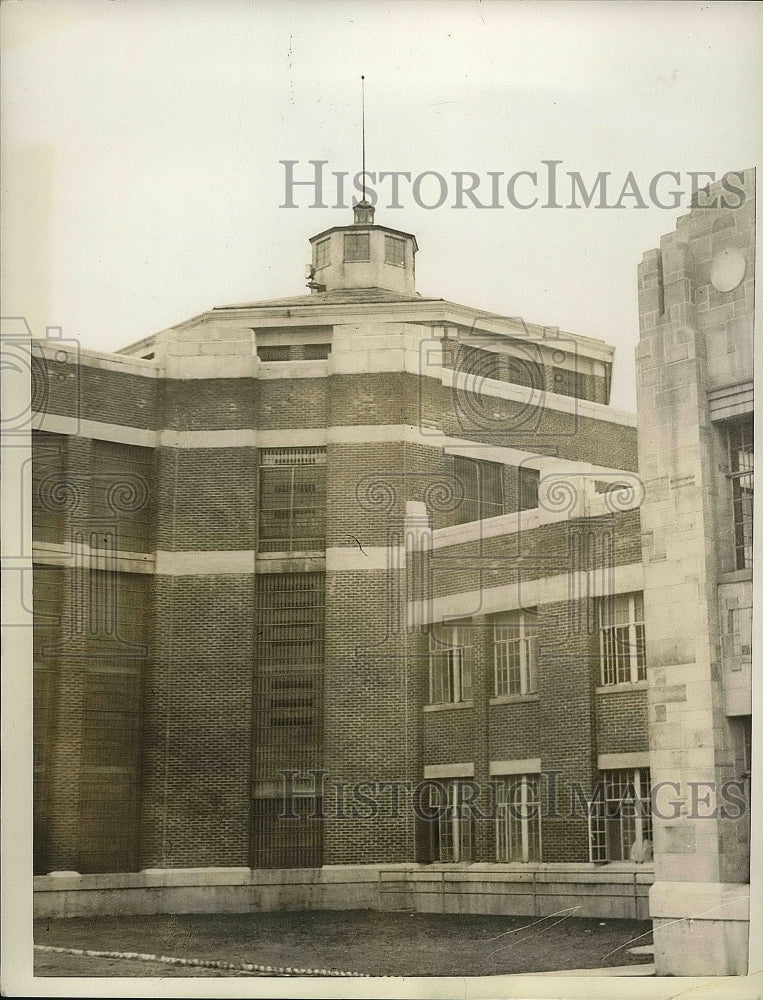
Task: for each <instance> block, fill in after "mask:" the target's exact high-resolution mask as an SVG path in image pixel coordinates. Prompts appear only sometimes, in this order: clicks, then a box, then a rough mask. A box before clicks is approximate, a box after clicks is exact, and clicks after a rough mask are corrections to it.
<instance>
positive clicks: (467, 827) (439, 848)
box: [429, 780, 474, 863]
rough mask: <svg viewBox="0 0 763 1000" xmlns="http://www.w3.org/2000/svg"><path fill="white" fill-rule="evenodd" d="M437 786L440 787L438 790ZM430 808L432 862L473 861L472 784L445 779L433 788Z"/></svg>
mask: <svg viewBox="0 0 763 1000" xmlns="http://www.w3.org/2000/svg"><path fill="white" fill-rule="evenodd" d="M438 786H439V787H438ZM429 792H430V800H429V804H430V808H431V810H432V812H433V813H434V814H435V815H436V819H435V820H434V822H433V824H432V825H433V830H432V833H433V834H434V844H433V845H432V846H433V851H432V855H433V857H432V860H433V861H445V862H452V863H458V862H461V861H471V860H472V859H473V841H474V813H473V809H472V805H471V801H472V799H473V797H474V796H473V794H472V792H473V787H472V783H471V782H465V781H452V780H446V781H442V782H438V785H437V786H435V785H432V786H430V789H429Z"/></svg>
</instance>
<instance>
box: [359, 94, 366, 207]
mask: <svg viewBox="0 0 763 1000" xmlns="http://www.w3.org/2000/svg"><path fill="white" fill-rule="evenodd" d="M360 130H361V139H362V148H363V201H365V200H366V78H365V76H362V75H361V77H360Z"/></svg>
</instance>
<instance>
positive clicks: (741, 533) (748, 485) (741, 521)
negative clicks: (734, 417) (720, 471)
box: [727, 416, 754, 569]
mask: <svg viewBox="0 0 763 1000" xmlns="http://www.w3.org/2000/svg"><path fill="white" fill-rule="evenodd" d="M727 444H728V452H729V477H730V479H731V494H732V506H733V516H734V552H735V561H736V568H737V569H752V513H753V479H754V473H753V427H752V416H748V417H745V418H744V419H743V420H738V421H733V422H731V423H729V425H728V430H727Z"/></svg>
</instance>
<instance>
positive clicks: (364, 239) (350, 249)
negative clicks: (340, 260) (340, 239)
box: [344, 233, 371, 261]
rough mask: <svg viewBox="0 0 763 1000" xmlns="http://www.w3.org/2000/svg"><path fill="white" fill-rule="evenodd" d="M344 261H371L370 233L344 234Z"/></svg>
mask: <svg viewBox="0 0 763 1000" xmlns="http://www.w3.org/2000/svg"><path fill="white" fill-rule="evenodd" d="M344 259H345V260H346V261H357V260H370V259H371V237H370V235H369V234H368V233H345V234H344Z"/></svg>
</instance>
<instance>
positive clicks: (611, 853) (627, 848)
mask: <svg viewBox="0 0 763 1000" xmlns="http://www.w3.org/2000/svg"><path fill="white" fill-rule="evenodd" d="M588 840H589V857H590V860H591V861H594V862H606V861H635V862H643V861H651V860H652V813H651V781H650V776H649V768H648V767H637V768H618V769H615V770H611V771H603V772H602V774H601V779H600V781H599V784H598V786H597V788H596V791H595V793H594V796H593V798H592V800H591V801H590V802H589V804H588Z"/></svg>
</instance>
